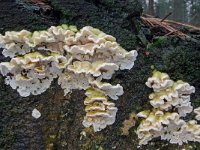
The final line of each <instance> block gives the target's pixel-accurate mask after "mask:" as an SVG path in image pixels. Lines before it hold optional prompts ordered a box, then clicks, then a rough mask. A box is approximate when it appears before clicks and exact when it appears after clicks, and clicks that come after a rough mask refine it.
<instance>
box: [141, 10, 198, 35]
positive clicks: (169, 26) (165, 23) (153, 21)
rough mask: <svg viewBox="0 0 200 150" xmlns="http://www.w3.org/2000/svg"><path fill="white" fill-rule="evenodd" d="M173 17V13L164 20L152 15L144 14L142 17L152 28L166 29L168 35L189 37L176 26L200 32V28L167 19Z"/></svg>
mask: <svg viewBox="0 0 200 150" xmlns="http://www.w3.org/2000/svg"><path fill="white" fill-rule="evenodd" d="M169 15H171V13H169V14H168V15H167V16H166V17H164V18H163V19H160V18H155V17H154V16H151V15H147V14H144V15H143V16H141V19H142V20H143V22H144V23H145V24H146V25H148V26H150V27H155V26H160V27H162V28H164V29H166V30H167V31H168V33H166V35H171V34H173V35H177V36H180V37H183V36H184V37H189V35H187V34H186V33H183V32H182V31H180V30H177V29H176V28H175V27H174V26H181V27H186V28H189V29H193V30H196V31H200V28H198V27H195V26H192V25H189V24H184V23H180V22H176V21H172V20H167V19H166V18H167V17H168V16H169Z"/></svg>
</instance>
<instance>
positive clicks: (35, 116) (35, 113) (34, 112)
mask: <svg viewBox="0 0 200 150" xmlns="http://www.w3.org/2000/svg"><path fill="white" fill-rule="evenodd" d="M32 117H34V118H35V119H38V118H40V117H41V113H40V112H39V111H38V110H37V109H36V108H35V109H33V111H32Z"/></svg>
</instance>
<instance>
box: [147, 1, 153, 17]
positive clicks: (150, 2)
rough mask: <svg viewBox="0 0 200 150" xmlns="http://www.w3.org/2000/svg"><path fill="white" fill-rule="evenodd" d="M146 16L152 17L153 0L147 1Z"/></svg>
mask: <svg viewBox="0 0 200 150" xmlns="http://www.w3.org/2000/svg"><path fill="white" fill-rule="evenodd" d="M148 14H149V15H152V16H153V15H154V0H149V5H148Z"/></svg>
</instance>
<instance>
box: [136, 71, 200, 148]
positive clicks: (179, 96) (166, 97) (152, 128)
mask: <svg viewBox="0 0 200 150" xmlns="http://www.w3.org/2000/svg"><path fill="white" fill-rule="evenodd" d="M146 85H147V86H148V87H149V88H153V91H154V92H153V93H152V94H150V95H149V99H150V104H151V105H152V106H153V109H152V110H145V111H142V112H140V113H138V114H137V116H138V117H140V118H142V121H141V123H140V125H139V127H138V129H137V131H136V133H137V135H138V137H139V139H140V142H139V144H140V145H146V144H147V143H148V142H149V141H150V140H152V139H153V138H156V137H161V140H167V141H169V142H170V143H173V144H179V145H182V144H183V143H187V142H188V141H198V142H200V125H199V124H197V121H196V120H190V121H185V120H184V119H183V117H186V115H187V114H188V113H191V112H192V110H193V107H192V105H191V102H190V95H191V94H192V93H194V92H195V88H194V87H193V86H190V85H189V84H188V83H186V82H183V81H180V80H179V81H176V82H174V81H173V80H171V79H170V78H169V76H168V75H167V74H166V73H162V72H159V71H154V72H153V76H152V77H150V78H148V81H147V82H146ZM198 111H199V110H196V112H198Z"/></svg>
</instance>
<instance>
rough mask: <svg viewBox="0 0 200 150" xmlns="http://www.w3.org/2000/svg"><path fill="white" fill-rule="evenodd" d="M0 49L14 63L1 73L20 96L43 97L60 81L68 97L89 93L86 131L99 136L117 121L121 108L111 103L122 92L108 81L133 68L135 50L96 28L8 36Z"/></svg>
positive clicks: (2, 67) (4, 65)
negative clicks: (88, 129)
mask: <svg viewBox="0 0 200 150" xmlns="http://www.w3.org/2000/svg"><path fill="white" fill-rule="evenodd" d="M0 46H1V48H3V51H2V54H3V55H4V56H5V57H10V58H11V60H10V62H1V63H0V72H1V74H2V75H3V76H5V83H6V84H7V85H10V86H11V87H12V88H13V89H16V90H17V91H18V93H19V94H20V95H21V96H23V97H26V96H29V95H31V94H33V95H38V94H41V93H43V92H45V91H46V90H47V89H48V88H49V87H50V85H51V82H52V81H53V80H54V79H56V78H58V84H59V85H61V88H62V89H63V90H64V93H65V95H66V94H68V93H69V92H71V91H72V90H73V89H79V90H82V89H83V90H86V96H87V98H86V99H85V102H84V104H85V105H86V108H85V111H86V116H85V118H84V121H83V125H84V126H85V127H90V126H93V128H94V131H100V130H101V129H104V128H105V127H106V126H107V125H110V124H113V123H114V122H115V116H116V112H117V108H116V107H115V105H114V103H112V102H109V101H108V98H109V97H110V98H111V99H113V100H117V99H118V96H120V95H122V94H123V88H122V86H121V85H119V84H117V85H111V84H110V83H106V82H105V80H107V79H111V77H112V75H113V74H114V73H115V71H117V70H124V69H131V68H132V67H133V65H134V61H135V60H136V56H137V51H135V50H132V51H130V52H127V51H126V50H125V49H123V48H122V47H121V46H120V45H119V44H118V43H117V42H116V39H115V38H114V37H113V36H111V35H107V34H105V33H104V32H102V31H100V30H98V29H96V28H93V27H90V26H86V27H83V28H82V29H80V30H77V28H76V27H75V26H68V25H61V26H57V27H55V26H52V27H50V28H49V29H48V30H47V31H35V32H33V33H31V32H29V31H27V30H22V31H19V32H14V31H11V32H6V33H5V35H0ZM102 80H104V82H102Z"/></svg>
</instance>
